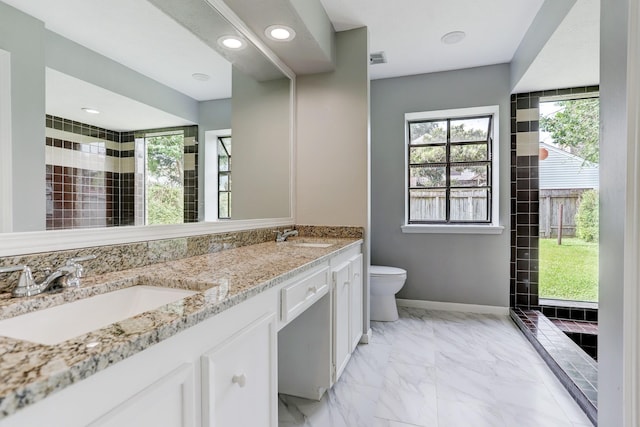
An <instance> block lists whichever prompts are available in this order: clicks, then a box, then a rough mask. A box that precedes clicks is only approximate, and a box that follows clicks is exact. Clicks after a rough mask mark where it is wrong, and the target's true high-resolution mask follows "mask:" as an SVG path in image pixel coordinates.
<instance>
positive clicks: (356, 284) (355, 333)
mask: <svg viewBox="0 0 640 427" xmlns="http://www.w3.org/2000/svg"><path fill="white" fill-rule="evenodd" d="M349 264H350V269H351V271H350V272H349V274H350V276H351V282H350V287H351V300H350V301H349V309H350V310H351V313H350V315H349V317H350V322H349V338H350V341H349V342H350V348H349V350H350V351H353V350H354V349H355V348H356V346H357V345H358V343H359V342H360V338H362V287H363V286H362V283H363V282H362V254H358V255H356V256H354V257H352V258H351V259H350V260H349Z"/></svg>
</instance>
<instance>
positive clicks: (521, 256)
mask: <svg viewBox="0 0 640 427" xmlns="http://www.w3.org/2000/svg"><path fill="white" fill-rule="evenodd" d="M598 90H599V88H598V86H588V87H577V88H569V89H556V90H546V91H541V92H530V93H518V94H513V95H511V264H510V271H511V278H510V298H509V304H510V306H511V307H519V308H522V309H523V310H530V309H532V310H538V309H540V304H539V298H538V284H539V282H538V264H539V252H538V250H539V241H538V239H539V219H540V215H539V181H540V180H539V168H538V152H539V143H540V141H539V139H540V138H539V104H540V98H541V97H551V96H561V95H577V96H579V95H580V94H585V93H589V92H597V91H598Z"/></svg>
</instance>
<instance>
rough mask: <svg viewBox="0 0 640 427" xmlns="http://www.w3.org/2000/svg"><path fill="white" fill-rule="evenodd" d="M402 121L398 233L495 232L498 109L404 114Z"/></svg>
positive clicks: (496, 213) (484, 108) (496, 225)
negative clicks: (402, 212)
mask: <svg viewBox="0 0 640 427" xmlns="http://www.w3.org/2000/svg"><path fill="white" fill-rule="evenodd" d="M405 122H406V144H405V145H406V153H405V155H406V208H405V209H406V225H405V227H403V231H405V232H415V231H417V230H418V229H422V231H428V229H429V228H431V230H432V231H433V230H440V231H441V230H442V226H444V227H447V228H449V229H451V228H455V227H460V228H461V229H463V228H464V227H463V226H480V227H484V228H485V229H486V228H488V227H498V224H497V217H498V209H497V206H498V205H497V202H498V200H497V198H498V197H497V196H498V194H499V193H498V191H497V183H498V173H497V169H498V160H497V150H496V148H497V146H498V145H497V132H496V131H495V129H496V128H497V124H498V107H497V106H494V107H480V108H467V109H459V110H444V111H434V112H422V113H409V114H406V115H405ZM494 194H495V197H494ZM420 226H422V227H420ZM467 231H473V230H471V229H470V228H468V227H467Z"/></svg>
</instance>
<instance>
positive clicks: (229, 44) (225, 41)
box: [218, 36, 247, 50]
mask: <svg viewBox="0 0 640 427" xmlns="http://www.w3.org/2000/svg"><path fill="white" fill-rule="evenodd" d="M218 44H219V45H220V46H222V47H224V48H226V49H233V50H238V49H242V48H244V47H245V46H246V45H247V44H246V43H245V41H244V40H242V39H241V38H239V37H236V36H222V37H220V38H219V39H218Z"/></svg>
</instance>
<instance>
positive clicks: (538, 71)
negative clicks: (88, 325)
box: [514, 0, 600, 93]
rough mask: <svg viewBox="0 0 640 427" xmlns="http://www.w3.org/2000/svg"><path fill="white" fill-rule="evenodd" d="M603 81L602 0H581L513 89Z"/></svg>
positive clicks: (521, 90) (585, 84)
mask: <svg viewBox="0 0 640 427" xmlns="http://www.w3.org/2000/svg"><path fill="white" fill-rule="evenodd" d="M599 82H600V0H579V1H577V2H576V3H575V5H574V6H573V8H572V9H571V10H570V11H569V13H568V14H567V16H566V17H565V19H564V20H563V21H562V23H561V24H560V25H559V26H558V29H557V30H556V31H555V32H554V33H553V35H552V36H551V38H550V39H549V41H548V42H547V44H546V45H545V46H544V48H543V49H542V51H541V52H540V54H539V55H538V56H537V57H536V59H535V60H534V61H533V63H532V64H531V66H530V67H529V69H528V70H527V71H526V73H525V74H524V76H523V77H522V79H521V80H520V81H519V82H518V84H517V85H516V87H515V88H514V92H518V93H521V92H533V91H537V90H545V89H561V88H567V87H577V86H591V85H597V84H598V83H599Z"/></svg>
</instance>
